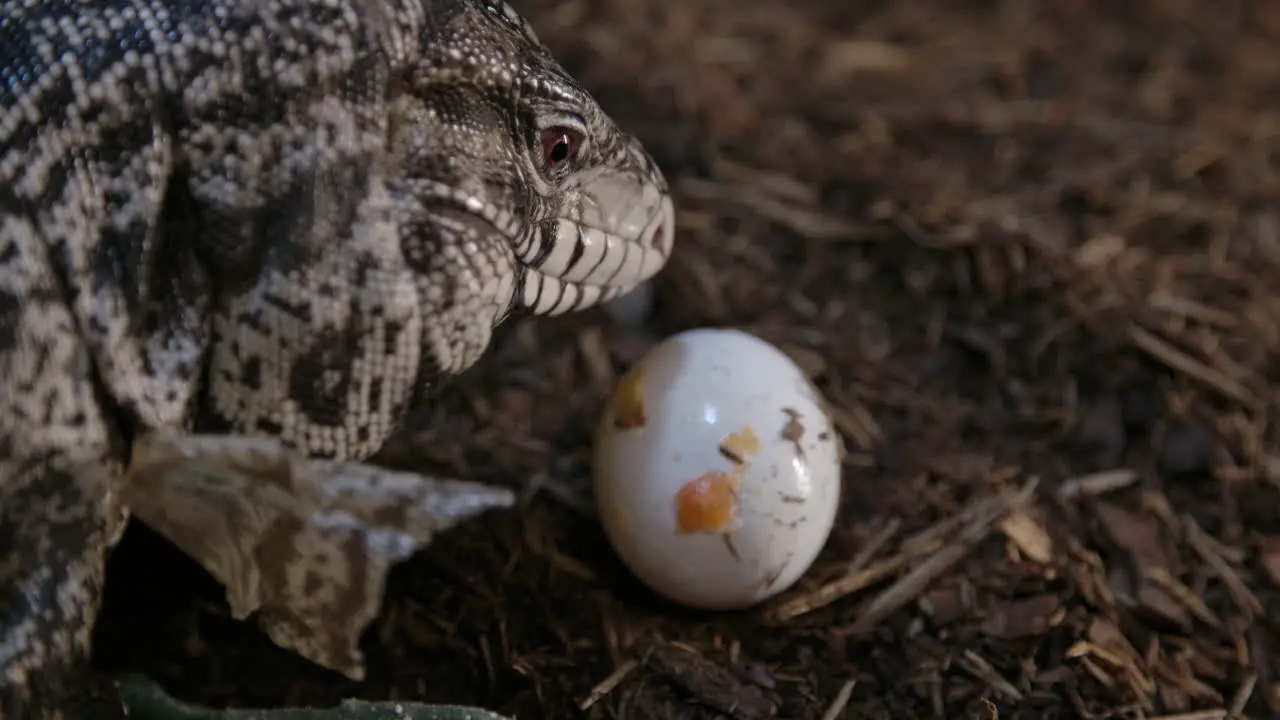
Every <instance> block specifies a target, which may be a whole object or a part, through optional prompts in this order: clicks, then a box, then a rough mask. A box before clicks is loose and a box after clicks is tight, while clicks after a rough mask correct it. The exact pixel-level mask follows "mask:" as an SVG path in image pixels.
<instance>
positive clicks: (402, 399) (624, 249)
mask: <svg viewBox="0 0 1280 720" xmlns="http://www.w3.org/2000/svg"><path fill="white" fill-rule="evenodd" d="M672 241H673V228H672V207H671V200H670V197H669V193H668V189H667V185H666V182H665V180H664V179H663V176H662V174H661V172H660V171H659V170H658V168H657V167H656V166H655V164H654V163H653V161H652V160H651V159H650V157H649V156H648V155H647V154H646V153H645V151H644V150H643V148H642V147H641V146H640V144H639V143H638V142H637V141H636V140H635V139H634V138H632V137H631V136H629V135H627V134H625V133H623V132H622V131H620V130H619V129H618V128H617V126H616V125H615V124H614V123H613V122H612V121H611V120H610V119H609V118H608V117H607V116H606V115H605V113H604V112H603V111H602V110H601V109H600V108H599V107H598V106H597V105H596V103H595V102H594V101H593V100H592V99H591V97H590V96H589V95H588V94H587V93H586V92H585V91H584V90H583V89H582V88H581V87H580V86H579V85H578V84H577V83H576V82H575V81H574V80H573V79H572V78H571V77H569V76H568V75H567V74H566V73H565V71H564V70H563V69H561V68H560V66H559V65H558V64H557V63H556V62H555V61H554V59H552V57H551V56H550V55H549V53H548V51H547V50H546V49H545V48H544V47H543V46H542V45H541V44H540V43H539V41H538V40H537V39H536V37H535V36H534V35H533V33H532V32H531V31H530V30H529V28H528V26H527V25H526V24H525V23H524V22H523V21H522V20H521V19H520V17H519V16H518V15H517V14H516V13H515V11H514V10H512V8H511V7H510V6H509V5H506V4H505V3H503V2H500V1H498V0H95V1H94V2H82V1H77V0H0V716H3V717H23V718H26V717H60V716H63V715H64V714H65V713H66V712H68V708H70V707H72V705H71V703H72V699H71V698H72V696H73V694H74V692H73V690H74V689H75V688H78V687H80V686H82V684H83V675H82V673H83V671H84V666H85V662H86V657H87V653H88V645H89V631H90V629H91V627H92V623H93V620H94V617H95V615H96V612H97V607H98V595H99V593H100V590H101V586H102V583H103V566H104V558H105V556H106V554H107V553H108V552H109V551H110V548H111V546H112V545H113V544H114V543H115V541H116V540H117V539H118V537H119V535H120V532H121V530H122V528H123V524H124V523H123V520H124V519H125V518H126V516H127V508H125V507H122V504H121V503H120V502H119V499H118V494H117V489H118V487H119V480H120V476H121V473H122V471H123V468H124V467H125V466H126V465H127V462H128V452H129V451H128V448H129V446H130V443H131V440H132V438H133V437H135V436H136V435H137V434H138V433H140V432H143V431H145V430H149V429H156V428H161V429H169V430H174V431H177V432H197V431H198V432H201V433H219V434H225V435H228V436H244V435H249V436H265V437H271V438H276V439H278V440H279V441H280V442H281V443H282V444H283V445H285V446H287V447H290V448H295V449H297V450H299V451H301V452H303V453H305V454H306V455H308V456H311V457H315V458H332V459H349V460H361V459H364V458H367V457H369V456H370V455H371V454H373V453H374V452H376V451H377V450H378V448H379V447H380V446H381V445H382V443H383V442H384V440H385V439H386V438H387V437H388V435H389V434H390V433H391V432H392V430H393V429H394V428H395V427H396V426H397V424H398V422H399V421H400V420H401V419H402V417H403V416H404V414H405V413H406V411H407V409H408V408H410V407H411V406H412V405H413V404H414V403H418V402H425V401H427V400H428V393H427V392H426V391H427V390H428V389H429V388H430V387H431V385H432V384H433V381H434V380H437V379H440V378H442V377H445V376H449V375H453V374H457V373H459V372H461V371H463V370H465V369H466V368H467V367H469V366H470V365H471V364H472V363H473V362H474V361H475V360H476V359H477V357H478V356H479V355H480V354H481V353H482V352H483V351H484V350H485V348H486V346H487V345H488V343H489V339H490V335H491V333H492V330H493V328H494V327H495V326H496V325H497V324H498V323H499V322H501V321H502V320H503V319H504V318H506V317H508V316H510V315H512V314H556V313H561V312H566V311H571V310H575V309H579V308H582V307H586V306H589V305H593V304H596V303H599V302H602V301H606V300H609V299H611V298H613V297H616V296H618V295H620V294H622V293H624V292H625V291H627V290H628V289H630V288H632V287H634V286H636V285H637V284H639V283H641V282H642V281H644V280H646V279H648V278H650V277H652V276H653V275H654V274H655V273H657V272H658V271H659V270H660V269H661V268H662V267H663V266H664V264H665V263H666V260H667V258H668V257H669V254H670V252H671V247H672Z"/></svg>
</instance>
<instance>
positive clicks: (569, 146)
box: [541, 127, 582, 170]
mask: <svg viewBox="0 0 1280 720" xmlns="http://www.w3.org/2000/svg"><path fill="white" fill-rule="evenodd" d="M541 140H542V161H543V163H545V164H546V166H547V169H548V170H557V169H559V168H560V167H561V166H562V165H564V164H565V163H567V162H569V161H570V160H572V159H573V156H574V155H575V154H576V153H577V152H578V147H579V146H581V145H582V133H580V132H578V131H577V130H574V129H573V128H568V127H553V128H547V129H546V130H543V131H542V138H541Z"/></svg>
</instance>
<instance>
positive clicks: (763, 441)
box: [593, 328, 844, 610]
mask: <svg viewBox="0 0 1280 720" xmlns="http://www.w3.org/2000/svg"><path fill="white" fill-rule="evenodd" d="M843 455H844V453H843V449H842V446H841V442H840V440H839V436H838V435H837V434H836V432H835V430H834V428H832V426H831V419H830V418H829V417H828V415H827V413H826V412H825V410H824V408H823V405H822V402H821V400H820V399H819V397H818V392H817V389H816V388H814V387H813V385H812V383H810V382H809V379H808V378H807V377H805V375H804V373H803V372H802V371H801V370H800V368H799V367H798V366H796V364H795V363H794V362H792V361H791V359H790V358H789V357H787V355H786V354H784V353H783V352H782V351H781V350H779V349H778V348H776V347H774V346H773V345H770V344H769V343H767V342H764V341H763V340H760V339H759V338H757V337H754V336H752V335H749V334H747V333H744V332H741V331H738V330H729V329H711V328H704V329H698V330H690V331H686V332H683V333H680V334H677V335H674V336H672V337H670V338H667V339H666V340H664V341H663V342H662V343H660V344H658V345H656V346H655V347H653V348H652V349H651V350H650V351H649V352H648V353H646V354H645V356H644V357H642V358H641V359H640V360H639V362H637V363H636V365H635V367H633V368H632V369H631V370H630V372H628V374H627V375H626V376H625V377H624V378H622V380H620V381H619V382H618V385H617V387H616V388H615V390H614V393H613V396H612V397H611V398H610V400H609V403H608V405H607V407H606V408H605V411H604V415H603V417H602V418H601V422H600V425H599V427H598V430H597V434H596V440H595V449H594V467H593V474H594V476H595V494H596V504H597V506H598V507H599V511H600V518H601V522H602V524H603V525H604V529H605V533H606V535H607V536H608V538H609V541H610V543H611V544H612V545H613V547H614V550H615V551H616V552H617V554H618V556H619V557H621V559H622V561H623V562H624V563H625V564H626V565H627V567H628V568H630V569H631V571H632V573H634V574H635V575H636V577H638V578H639V579H640V580H641V581H642V582H644V583H645V584H646V585H648V586H649V587H650V588H652V589H653V590H654V591H656V592H657V593H659V594H661V595H663V596H666V597H667V598H669V599H671V600H673V601H675V602H678V603H681V604H684V605H687V606H690V607H696V608H701V609H707V610H735V609H742V608H746V607H749V606H751V605H754V604H756V603H758V602H760V601H762V600H765V599H767V598H769V597H770V596H772V595H775V594H777V593H779V592H781V591H783V590H785V589H786V588H788V587H790V586H791V585H792V584H793V583H794V582H795V581H796V580H797V579H799V577H800V576H801V575H803V574H804V572H805V571H806V570H807V569H808V568H809V566H810V564H812V563H813V560H814V558H816V557H817V555H818V553H819V551H821V549H822V547H823V545H824V544H825V543H826V540H827V536H828V535H829V534H830V532H831V526H832V524H833V523H834V522H835V516H836V507H837V505H838V504H839V500H840V462H841V459H842V457H843Z"/></svg>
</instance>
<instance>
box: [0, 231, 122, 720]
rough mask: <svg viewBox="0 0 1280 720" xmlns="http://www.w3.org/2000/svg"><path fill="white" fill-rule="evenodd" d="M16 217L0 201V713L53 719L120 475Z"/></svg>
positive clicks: (86, 368)
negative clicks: (0, 204)
mask: <svg viewBox="0 0 1280 720" xmlns="http://www.w3.org/2000/svg"><path fill="white" fill-rule="evenodd" d="M46 258H47V255H46V253H45V252H44V246H43V245H42V243H41V242H40V236H39V234H38V233H37V232H36V231H35V226H34V224H33V223H32V222H31V221H30V220H29V219H27V218H26V216H25V214H23V213H21V212H18V211H16V210H15V209H13V207H12V206H8V207H3V206H0V715H2V716H4V717H21V718H44V717H60V716H61V714H62V713H63V712H64V711H66V709H67V708H68V707H69V705H70V704H71V703H73V702H76V698H77V696H78V695H80V694H81V693H83V692H84V688H85V687H87V683H85V682H84V680H85V677H84V673H85V671H86V670H87V663H88V652H89V636H90V632H91V630H92V627H93V621H94V618H95V616H96V614H97V609H98V602H99V595H100V592H101V588H102V583H103V574H104V564H105V559H106V554H107V551H108V549H109V548H110V547H111V546H112V545H113V544H114V543H115V541H116V540H117V539H118V538H119V535H120V532H121V531H122V529H123V526H124V522H123V520H124V515H123V513H122V511H121V508H120V505H119V500H118V496H117V493H116V481H117V479H118V477H119V473H120V471H121V463H120V457H121V456H120V454H119V452H118V450H119V447H118V445H117V444H116V443H114V442H113V440H114V438H115V434H114V433H113V432H112V430H111V427H110V425H109V423H108V420H107V416H106V414H105V413H104V412H103V411H102V407H101V404H100V399H99V392H98V391H99V388H97V387H96V386H95V384H94V381H93V377H94V376H93V373H92V371H91V363H90V353H89V350H88V348H87V346H86V344H85V343H84V342H83V340H82V339H81V337H80V335H79V334H78V332H77V329H76V323H75V322H74V320H73V315H72V312H71V310H70V308H69V306H68V304H67V303H65V302H64V295H63V293H61V292H60V291H59V287H60V284H59V282H58V281H57V278H56V275H55V273H54V272H53V270H52V269H51V267H50V265H49V263H47V262H46Z"/></svg>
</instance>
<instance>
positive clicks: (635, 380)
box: [613, 368, 648, 430]
mask: <svg viewBox="0 0 1280 720" xmlns="http://www.w3.org/2000/svg"><path fill="white" fill-rule="evenodd" d="M613 401H614V415H613V426H614V427H615V428H617V429H619V430H634V429H635V428H642V427H644V425H645V422H646V421H647V420H648V418H646V417H645V411H644V410H645V408H644V372H643V371H641V370H640V369H638V368H637V369H636V370H632V371H631V372H629V373H627V375H626V376H625V377H623V378H622V379H621V380H619V381H618V387H617V390H615V392H614V398H613Z"/></svg>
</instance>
